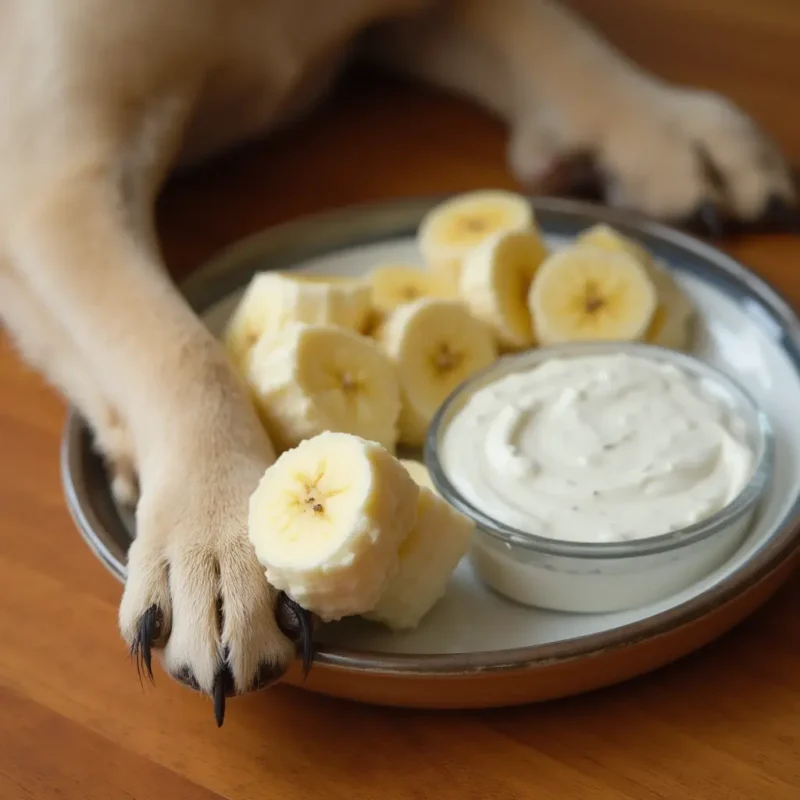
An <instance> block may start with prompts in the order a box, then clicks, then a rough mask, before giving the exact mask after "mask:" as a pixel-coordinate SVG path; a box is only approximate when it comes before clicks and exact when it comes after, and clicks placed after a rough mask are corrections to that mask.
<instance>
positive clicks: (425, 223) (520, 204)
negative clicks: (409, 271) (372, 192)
mask: <svg viewBox="0 0 800 800" xmlns="http://www.w3.org/2000/svg"><path fill="white" fill-rule="evenodd" d="M533 225H534V214H533V209H532V208H531V205H530V203H529V202H528V201H527V200H526V199H525V198H524V197H522V196H521V195H518V194H515V193H514V192H508V191H503V190H500V189H487V190H482V191H473V192H464V193H462V194H459V195H456V196H455V197H453V198H450V199H449V200H446V201H444V202H442V203H440V204H438V205H437V206H436V207H434V208H432V209H431V210H430V211H429V212H428V213H427V214H426V215H425V217H424V218H423V220H422V222H421V223H420V226H419V229H418V231H417V243H418V246H419V249H420V251H421V253H422V256H423V258H424V259H425V262H426V263H427V264H428V266H429V267H430V268H431V270H432V271H433V272H434V273H435V274H437V275H438V276H440V277H441V280H442V281H443V282H444V283H445V285H446V286H448V287H450V288H451V290H452V291H454V292H455V291H457V290H458V283H459V275H460V272H461V266H462V262H463V260H464V257H465V256H466V255H467V253H469V251H470V250H472V249H473V248H474V247H476V246H477V245H479V244H480V243H481V242H482V241H483V240H484V239H486V238H487V237H488V236H490V235H492V234H493V233H497V232H498V231H501V230H520V229H525V228H532V227H533Z"/></svg>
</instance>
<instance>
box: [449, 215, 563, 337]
mask: <svg viewBox="0 0 800 800" xmlns="http://www.w3.org/2000/svg"><path fill="white" fill-rule="evenodd" d="M547 255H548V251H547V248H546V246H545V244H544V242H543V241H542V239H541V237H540V236H539V234H538V232H537V231H535V230H533V229H532V228H531V229H528V230H510V231H500V232H499V233H495V234H492V236H490V237H488V238H487V239H485V240H484V241H483V242H482V243H481V244H479V245H478V246H477V247H476V248H475V249H474V250H472V251H471V252H470V253H468V254H467V256H466V258H465V259H464V263H463V267H462V270H461V277H460V281H459V292H460V296H461V299H462V300H463V301H464V303H466V305H467V307H468V308H469V310H470V312H471V313H472V314H473V316H475V317H477V318H478V319H479V320H481V321H482V322H484V323H485V324H486V325H488V326H489V328H490V329H491V330H492V332H493V333H494V335H495V338H496V339H497V342H498V344H499V346H500V347H501V348H503V349H506V350H517V349H522V348H525V347H530V346H531V345H532V344H533V343H534V336H533V324H532V322H531V312H530V310H529V308H528V291H529V290H530V286H531V282H532V281H533V277H534V275H535V274H536V270H537V269H538V268H539V266H540V265H541V263H542V262H543V261H544V260H545V258H546V257H547Z"/></svg>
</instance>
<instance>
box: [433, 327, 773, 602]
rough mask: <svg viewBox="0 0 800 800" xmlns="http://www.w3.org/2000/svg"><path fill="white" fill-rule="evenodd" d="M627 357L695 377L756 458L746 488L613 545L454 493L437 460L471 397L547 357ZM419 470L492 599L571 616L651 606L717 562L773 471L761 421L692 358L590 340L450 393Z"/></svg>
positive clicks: (495, 367) (523, 358) (515, 358)
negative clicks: (670, 525) (679, 524)
mask: <svg viewBox="0 0 800 800" xmlns="http://www.w3.org/2000/svg"><path fill="white" fill-rule="evenodd" d="M619 353H623V354H628V355H631V356H638V357H642V358H647V359H650V360H655V361H658V362H661V363H668V364H671V365H673V366H674V367H676V368H678V369H681V370H682V371H684V372H685V373H687V374H688V375H689V376H690V377H694V378H695V379H697V380H698V381H700V383H701V384H702V386H703V388H704V389H705V390H707V391H710V392H711V393H712V394H713V395H714V396H715V397H716V398H717V399H718V400H721V401H722V402H723V403H724V404H725V405H727V406H728V408H729V409H731V410H732V411H734V412H736V413H737V414H738V415H739V417H740V418H741V419H742V420H743V421H744V423H745V434H744V435H745V439H746V441H747V443H748V444H749V446H750V447H751V448H752V450H753V454H754V459H753V467H752V473H751V476H750V479H749V481H748V482H747V484H746V485H745V486H744V487H743V489H742V490H741V491H740V492H739V494H738V495H736V496H735V497H734V498H733V500H731V502H729V503H728V504H727V505H726V506H725V507H724V508H722V509H721V510H719V511H717V512H716V513H714V514H713V515H711V516H709V517H707V518H705V519H703V520H701V521H700V522H696V523H694V524H692V525H689V526H686V527H683V528H680V529H678V530H673V531H670V532H667V533H664V534H659V535H655V536H649V537H645V538H640V539H635V540H625V541H613V542H589V543H586V542H576V541H564V540H561V539H550V538H545V537H542V536H538V535H533V534H531V533H528V532H526V531H522V530H519V529H517V528H515V527H513V526H510V525H508V524H506V523H504V522H502V521H500V520H497V519H494V518H493V517H492V516H491V515H490V514H489V513H487V512H486V511H485V510H484V509H481V508H478V507H476V506H475V505H473V503H472V502H470V501H469V500H468V499H467V498H466V497H464V495H463V494H462V493H461V492H460V491H459V490H458V489H457V488H456V486H455V485H454V482H453V480H451V477H450V476H449V475H448V473H447V471H446V469H445V467H444V465H443V463H442V459H441V458H440V453H441V442H442V437H443V436H444V434H445V432H446V430H447V427H448V425H449V424H450V423H451V421H452V420H453V419H454V417H455V416H456V415H457V414H458V412H459V411H460V410H461V409H462V408H463V407H464V405H465V404H466V402H467V401H468V400H469V399H470V398H471V397H472V395H473V394H474V393H475V392H476V391H478V390H479V389H481V388H482V387H484V386H486V385H488V384H490V383H494V382H495V381H497V380H499V379H501V378H504V377H505V376H507V375H510V374H512V373H516V372H525V371H528V370H530V369H532V368H534V367H536V366H537V365H539V364H541V363H543V362H545V361H548V360H550V359H553V358H558V359H564V358H573V357H579V356H587V355H611V354H619ZM424 459H425V463H426V465H427V467H428V470H429V471H430V475H431V479H432V480H433V483H434V485H435V487H436V489H437V491H438V492H439V493H440V494H441V495H442V497H444V498H445V499H446V500H447V501H448V502H449V503H451V504H452V505H453V506H455V508H457V509H458V510H459V511H461V512H462V513H464V514H466V515H467V516H468V517H470V518H471V519H472V520H473V521H474V522H475V524H476V534H475V539H474V542H473V546H472V548H471V551H470V557H471V560H472V563H473V566H474V568H475V570H476V572H477V574H478V576H479V577H480V578H481V579H482V580H483V581H484V583H486V584H487V585H488V586H489V587H490V588H492V589H493V590H494V591H496V592H497V593H499V594H501V595H504V596H505V597H507V598H509V599H511V600H514V601H516V602H518V603H522V604H524V605H529V606H536V607H540V608H548V609H552V610H559V611H569V612H577V613H607V612H612V611H622V610H626V609H632V608H636V607H640V606H642V605H646V604H648V603H652V602H656V601H658V600H661V599H663V598H665V597H668V596H670V595H672V594H674V593H676V592H678V591H681V590H682V589H685V588H687V587H688V586H690V585H691V584H693V583H694V582H695V581H697V580H700V579H701V578H703V577H705V576H706V575H708V574H709V573H710V572H711V571H713V570H714V569H716V568H717V567H719V566H720V565H722V564H723V563H724V562H725V561H726V560H727V559H728V558H729V557H730V556H731V555H732V554H733V553H734V552H735V551H736V549H737V548H738V547H739V545H740V543H741V542H742V540H743V539H744V537H745V536H746V534H747V532H748V529H749V525H750V522H751V520H752V518H753V515H754V514H755V512H756V509H757V507H758V503H759V501H760V499H761V497H762V495H763V493H764V490H765V488H766V486H767V485H768V484H769V482H770V479H771V476H772V468H773V463H772V459H773V436H772V430H771V426H770V424H769V421H768V419H767V417H766V415H765V414H764V413H763V412H762V411H761V409H760V408H759V407H758V406H757V404H756V403H755V401H754V400H753V399H752V398H751V397H750V395H749V394H748V393H747V392H746V391H745V390H744V389H743V388H742V387H740V386H739V385H738V384H737V383H736V382H735V381H733V380H732V379H731V378H729V377H728V376H726V375H724V374H722V373H721V372H719V371H717V370H716V369H714V368H712V367H710V366H708V365H707V364H705V363H704V362H702V361H700V360H699V359H696V358H694V357H692V356H690V355H687V354H684V353H679V352H676V351H673V350H667V349H665V348H662V347H657V346H655V345H648V344H642V343H627V342H587V343H570V344H566V345H555V346H550V347H540V348H535V349H532V350H529V351H526V352H524V353H521V354H517V355H511V356H506V357H504V358H501V359H499V360H498V361H497V362H495V363H494V364H492V365H491V366H490V367H488V368H486V369H484V370H482V371H481V372H479V373H476V374H475V375H473V376H472V377H471V378H469V379H468V380H467V381H465V382H464V383H462V384H461V385H460V386H459V387H458V388H456V389H455V390H454V391H453V392H452V393H451V395H450V396H449V397H448V398H447V399H446V400H445V402H444V403H443V404H442V406H441V407H440V408H439V410H438V412H437V414H436V415H435V417H434V419H433V420H432V422H431V425H430V427H429V430H428V436H427V439H426V442H425V447H424Z"/></svg>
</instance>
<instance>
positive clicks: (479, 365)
mask: <svg viewBox="0 0 800 800" xmlns="http://www.w3.org/2000/svg"><path fill="white" fill-rule="evenodd" d="M380 336H381V341H382V343H383V346H384V348H385V350H386V352H387V353H388V355H389V357H390V359H391V360H392V362H393V363H394V365H395V368H396V371H397V375H398V377H399V380H400V394H401V398H402V409H401V411H400V420H399V426H400V436H399V441H400V442H402V443H404V444H407V445H412V446H418V445H421V444H422V443H423V441H424V439H425V434H426V432H427V430H428V425H429V424H430V421H431V419H432V418H433V415H434V414H435V413H436V410H437V409H438V408H439V406H440V405H441V404H442V402H443V401H444V399H445V398H446V397H447V396H448V395H449V394H450V392H451V391H453V389H455V387H456V386H458V384H459V383H461V382H462V381H463V380H465V379H466V378H468V377H469V376H470V375H472V374H473V373H474V372H477V371H478V370H480V369H483V368H484V367H486V366H488V365H489V364H491V363H492V362H493V361H494V360H495V359H496V358H497V349H496V346H495V343H494V339H493V338H492V334H491V333H490V331H489V329H488V328H487V327H486V326H485V325H484V324H483V323H482V322H480V321H479V320H477V319H475V317H473V316H472V315H471V314H470V313H469V311H468V310H467V308H466V306H465V305H464V304H463V303H460V302H458V301H455V300H439V299H435V298H429V297H426V298H422V299H421V300H416V301H415V302H413V303H409V304H407V305H404V306H400V307H399V308H398V309H397V310H396V311H395V312H394V313H393V314H392V315H391V316H390V317H389V318H388V319H387V320H386V322H385V324H384V325H383V327H382V328H381V331H380Z"/></svg>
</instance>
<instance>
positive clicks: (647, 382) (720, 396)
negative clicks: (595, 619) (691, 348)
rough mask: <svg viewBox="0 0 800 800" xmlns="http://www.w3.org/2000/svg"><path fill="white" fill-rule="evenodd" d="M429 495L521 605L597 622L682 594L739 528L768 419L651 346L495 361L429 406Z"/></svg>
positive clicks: (762, 467) (758, 484) (764, 462)
mask: <svg viewBox="0 0 800 800" xmlns="http://www.w3.org/2000/svg"><path fill="white" fill-rule="evenodd" d="M426 461H427V462H428V466H429V469H430V471H431V475H432V477H433V480H434V482H435V483H436V485H437V488H438V490H439V491H440V492H441V493H442V494H443V495H444V496H445V497H446V498H447V499H448V500H449V501H450V502H451V503H452V504H453V505H455V506H456V507H457V508H459V509H460V510H461V511H463V512H465V513H467V514H469V515H470V516H471V517H472V518H473V519H475V521H476V523H477V524H478V527H479V532H478V535H477V536H476V540H475V545H474V547H473V550H472V560H473V563H474V565H475V567H476V570H477V572H478V574H479V575H480V576H481V577H482V578H483V579H484V581H485V582H486V583H488V584H489V585H490V586H491V587H492V588H494V589H495V590H496V591H498V592H499V593H501V594H503V595H505V596H507V597H510V598H512V599H514V600H517V601H519V602H522V603H526V604H529V605H535V606H541V607H547V608H553V609H561V610H569V611H587V612H591V611H595V612H600V611H602V612H607V611H616V610H622V609H625V608H631V607H635V606H638V605H641V604H644V603H647V602H652V601H654V600H657V599H660V598H662V597H664V596H666V595H667V594H670V593H672V592H675V591H678V590H680V589H682V588H685V587H686V586H688V585H690V584H691V583H693V582H694V581H696V580H698V579H699V578H701V577H703V575H705V574H707V573H708V572H709V571H711V570H712V569H714V568H715V567H717V566H719V564H720V563H722V561H723V560H725V559H726V558H727V557H729V556H730V555H731V554H732V552H733V551H734V550H735V549H736V547H737V545H738V544H739V542H740V541H741V539H742V537H743V536H744V534H745V533H746V531H747V527H748V523H749V521H750V519H751V517H752V515H753V513H754V512H755V509H756V505H757V501H758V499H759V497H760V495H761V493H762V490H763V488H764V486H765V484H766V482H767V479H768V477H769V473H770V468H771V434H770V429H769V424H768V422H767V420H766V418H765V417H764V415H763V414H762V413H761V412H760V410H759V409H758V408H757V407H756V406H755V404H754V402H753V401H752V400H751V399H750V398H749V396H748V395H747V394H746V393H745V392H744V391H743V390H742V389H741V388H739V387H738V386H737V385H736V384H734V383H733V382H732V381H731V380H730V379H728V378H727V377H725V376H723V375H721V374H719V373H717V372H716V371H714V370H712V369H711V368H709V367H707V366H705V365H704V364H703V363H702V362H700V361H697V360H696V359H693V358H691V357H689V356H686V355H683V354H679V353H675V352H673V351H669V350H664V349H662V348H658V347H653V346H650V345H643V344H642V345H640V344H621V343H590V344H578V345H568V346H559V347H550V348H541V349H536V350H532V351H529V352H527V353H525V354H523V355H520V356H513V357H508V358H505V359H502V360H501V361H499V362H497V364H495V365H493V366H492V367H490V368H489V369H488V370H485V371H484V372H482V373H481V374H479V375H478V376H476V377H474V378H473V379H471V380H470V381H468V382H466V383H465V384H464V385H462V386H461V387H460V388H459V389H458V390H456V392H454V394H453V395H452V396H451V397H450V398H449V399H448V400H447V402H446V403H445V404H444V405H443V407H442V408H441V409H440V412H439V414H438V415H437V418H436V419H435V420H434V423H433V425H432V426H431V430H430V435H429V439H428V442H427V444H426Z"/></svg>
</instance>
